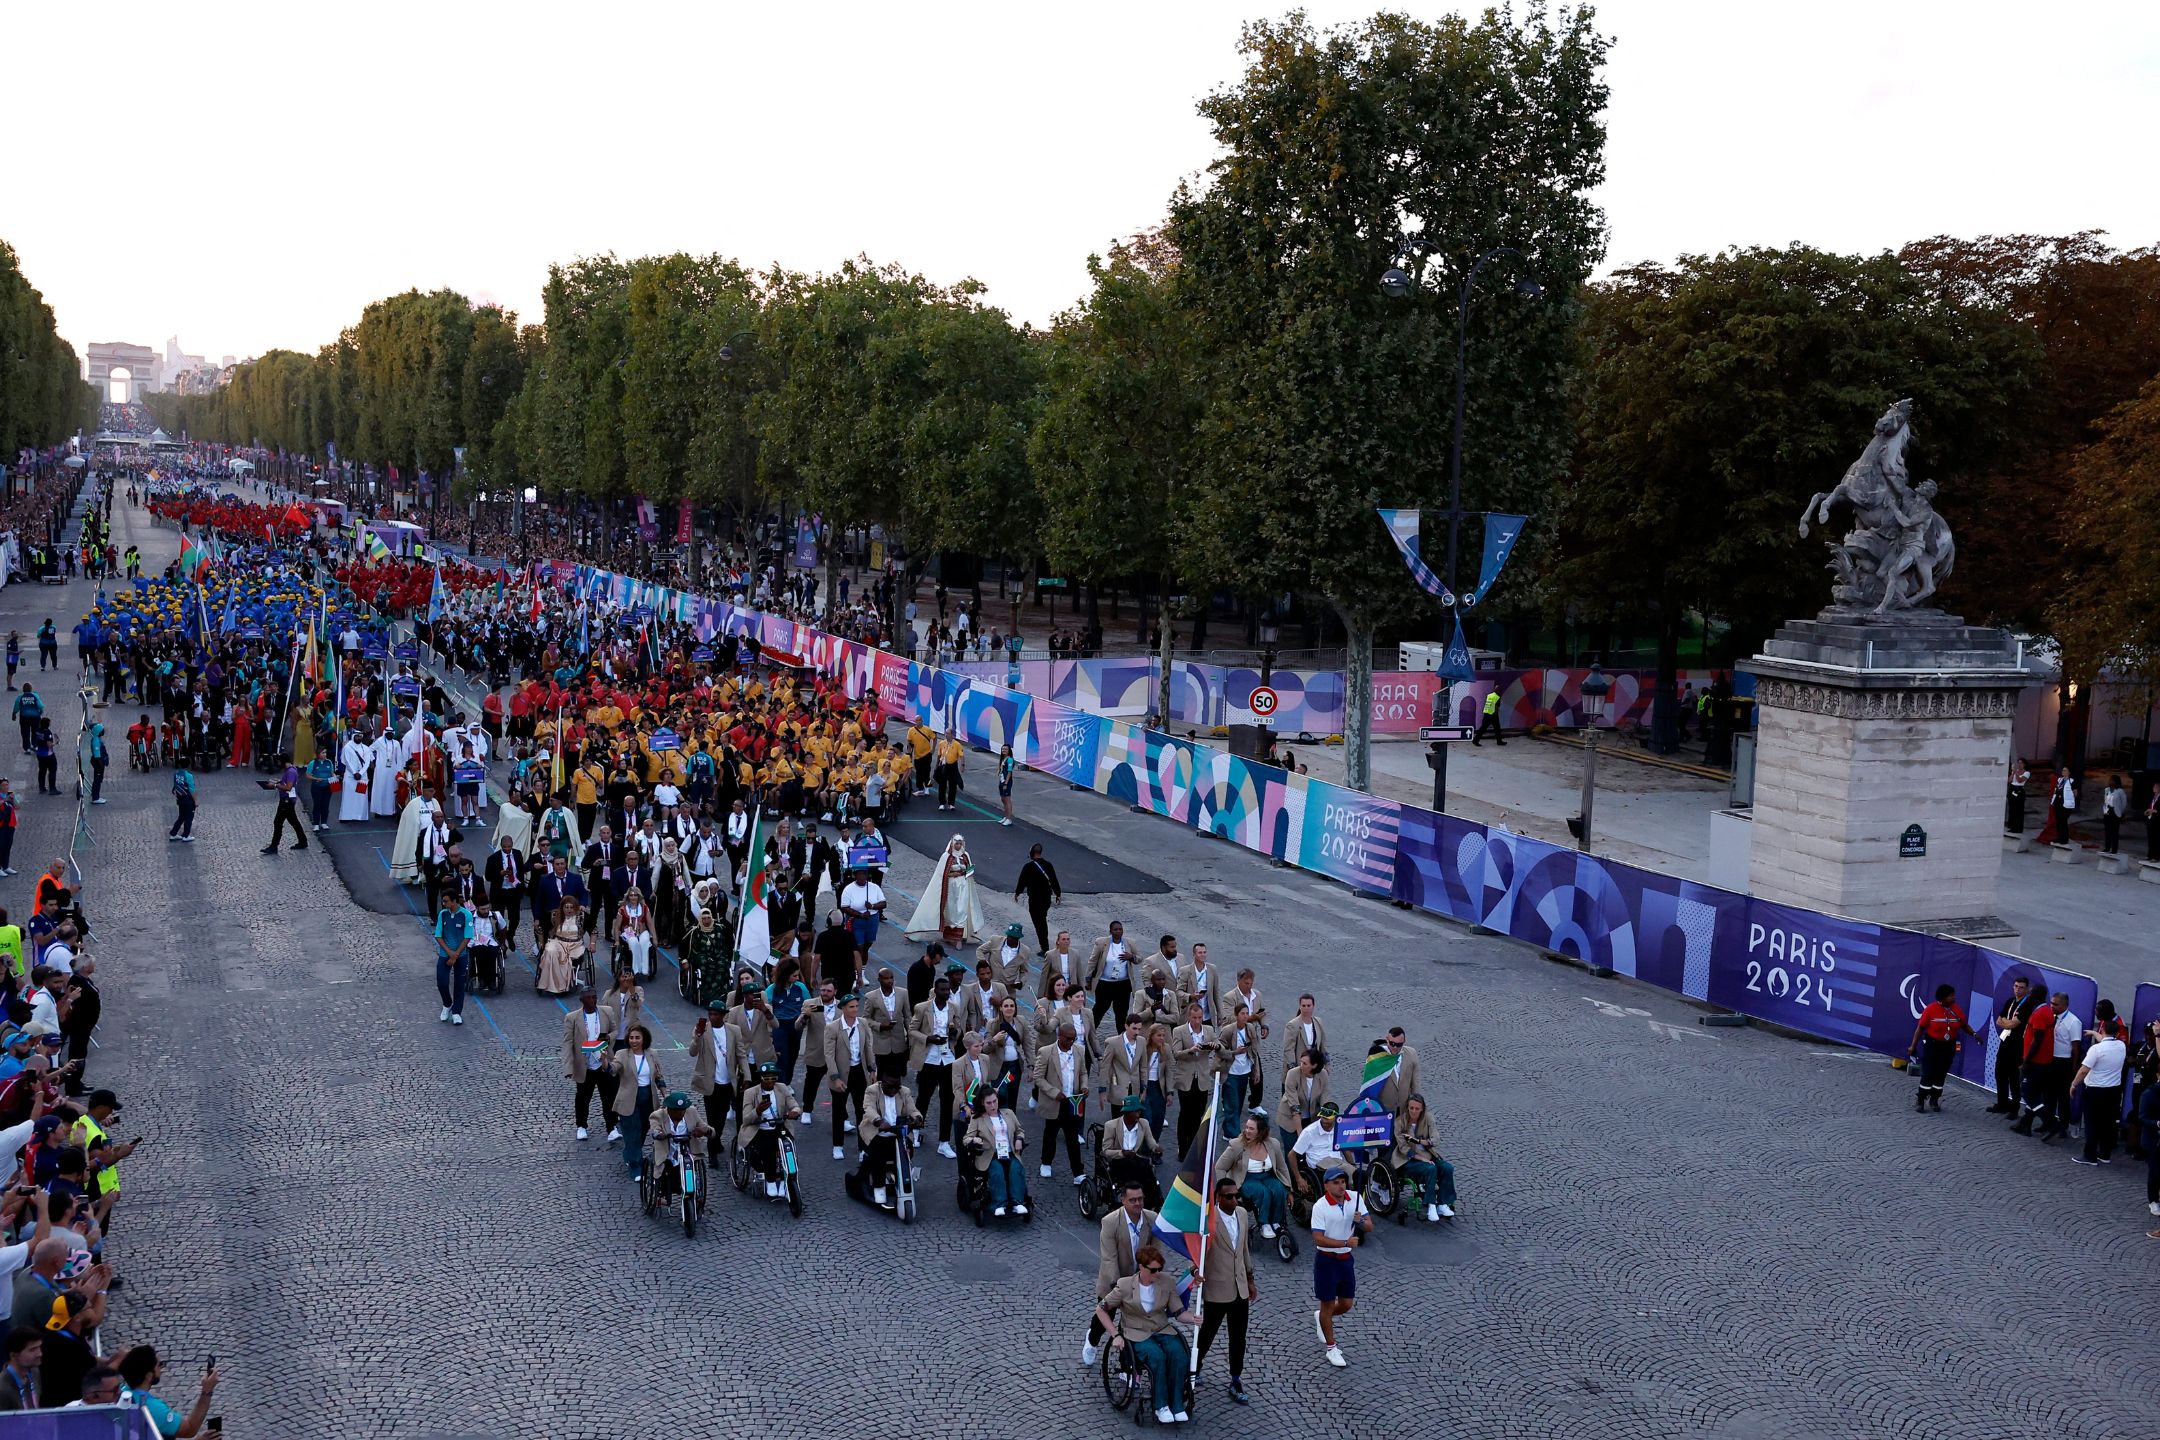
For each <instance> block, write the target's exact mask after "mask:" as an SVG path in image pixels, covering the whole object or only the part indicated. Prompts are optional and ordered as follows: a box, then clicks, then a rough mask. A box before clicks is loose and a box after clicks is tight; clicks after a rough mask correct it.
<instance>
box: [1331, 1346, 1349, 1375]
mask: <svg viewBox="0 0 2160 1440" xmlns="http://www.w3.org/2000/svg"><path fill="white" fill-rule="evenodd" d="M1327 1363H1328V1364H1330V1365H1333V1366H1334V1367H1335V1368H1336V1369H1338V1370H1340V1369H1341V1368H1342V1367H1343V1366H1345V1365H1348V1364H1349V1363H1350V1362H1349V1361H1348V1360H1345V1359H1343V1353H1342V1347H1341V1346H1340V1345H1330V1346H1328V1347H1327Z"/></svg>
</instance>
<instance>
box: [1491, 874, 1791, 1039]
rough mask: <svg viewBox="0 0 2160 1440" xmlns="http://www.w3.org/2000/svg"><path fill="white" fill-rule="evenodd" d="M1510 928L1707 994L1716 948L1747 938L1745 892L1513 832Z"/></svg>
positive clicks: (1658, 982) (1678, 988) (1657, 981)
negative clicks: (1512, 885) (1550, 843)
mask: <svg viewBox="0 0 2160 1440" xmlns="http://www.w3.org/2000/svg"><path fill="white" fill-rule="evenodd" d="M1515 863H1516V876H1517V878H1516V882H1515V895H1514V903H1513V904H1512V905H1511V906H1510V907H1509V915H1508V919H1509V928H1508V933H1509V934H1510V935H1513V936H1514V937H1515V938H1517V939H1519V940H1526V941H1528V942H1530V943H1531V944H1533V945H1537V946H1539V947H1541V948H1543V949H1546V950H1551V951H1554V952H1556V953H1558V954H1562V955H1566V956H1569V957H1571V958H1573V959H1576V960H1580V961H1583V962H1584V963H1586V964H1590V965H1599V966H1603V967H1605V968H1606V969H1609V970H1613V971H1615V972H1617V973H1619V974H1621V975H1626V976H1629V977H1631V978H1633V979H1637V980H1642V981H1646V982H1648V983H1649V984H1652V985H1655V986H1657V987H1659V988H1660V989H1663V990H1670V991H1673V992H1674V993H1676V994H1681V995H1686V996H1688V997H1690V998H1691V999H1696V1000H1708V999H1709V998H1710V990H1711V976H1712V974H1713V973H1714V971H1715V968H1716V959H1717V957H1718V956H1719V955H1720V954H1732V953H1733V952H1734V951H1735V950H1736V949H1737V948H1738V947H1740V946H1742V945H1744V944H1745V942H1746V933H1747V920H1748V916H1747V898H1746V897H1745V896H1741V895H1735V894H1733V893H1731V892H1730V891H1726V890H1719V889H1717V888H1715V887H1714V886H1709V885H1698V884H1696V883H1694V882H1693V881H1689V880H1683V879H1681V878H1680V877H1679V876H1676V875H1661V874H1658V873H1656V872H1654V871H1649V870H1639V869H1637V868H1635V867H1634V866H1632V865H1622V864H1619V863H1617V862H1614V861H1610V860H1600V859H1598V858H1597V857H1596V856H1594V855H1585V854H1582V853H1581V852H1580V851H1576V850H1567V849H1562V848H1561V847H1559V846H1556V845H1548V844H1546V843H1545V842H1543V841H1541V840H1531V839H1527V838H1520V839H1518V840H1517V841H1516V846H1515Z"/></svg>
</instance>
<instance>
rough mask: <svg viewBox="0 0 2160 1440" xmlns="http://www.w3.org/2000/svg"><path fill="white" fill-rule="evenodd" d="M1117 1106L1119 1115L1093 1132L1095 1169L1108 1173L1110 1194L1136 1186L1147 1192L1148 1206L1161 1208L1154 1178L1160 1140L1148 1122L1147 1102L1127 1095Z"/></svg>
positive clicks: (1159, 1195)
mask: <svg viewBox="0 0 2160 1440" xmlns="http://www.w3.org/2000/svg"><path fill="white" fill-rule="evenodd" d="M1118 1109H1119V1111H1120V1113H1119V1115H1118V1118H1117V1119H1115V1120H1112V1121H1111V1122H1110V1123H1109V1124H1107V1125H1104V1126H1102V1127H1100V1128H1099V1129H1098V1130H1097V1131H1096V1138H1095V1157H1096V1159H1095V1169H1096V1172H1097V1173H1098V1174H1101V1173H1103V1172H1106V1171H1107V1172H1108V1174H1107V1178H1108V1180H1109V1182H1110V1193H1111V1194H1112V1195H1117V1194H1120V1193H1122V1192H1123V1190H1124V1189H1125V1187H1126V1186H1127V1185H1138V1186H1139V1187H1140V1188H1141V1190H1142V1191H1144V1192H1145V1193H1146V1195H1147V1207H1148V1209H1150V1210H1160V1209H1161V1208H1162V1182H1161V1181H1159V1180H1158V1179H1156V1178H1155V1165H1156V1162H1157V1161H1159V1160H1161V1159H1162V1153H1163V1152H1162V1142H1161V1141H1160V1140H1158V1139H1156V1138H1155V1127H1154V1126H1152V1125H1150V1124H1148V1121H1147V1113H1146V1112H1147V1101H1146V1100H1145V1099H1143V1098H1142V1097H1140V1096H1138V1095H1128V1096H1126V1097H1125V1099H1124V1101H1123V1103H1122V1104H1120V1105H1119V1107H1118Z"/></svg>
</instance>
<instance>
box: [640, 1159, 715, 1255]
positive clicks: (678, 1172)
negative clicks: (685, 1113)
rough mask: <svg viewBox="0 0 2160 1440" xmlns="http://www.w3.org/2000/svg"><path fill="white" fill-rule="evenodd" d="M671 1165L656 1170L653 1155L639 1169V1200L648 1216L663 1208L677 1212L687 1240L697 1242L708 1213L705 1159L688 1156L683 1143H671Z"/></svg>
mask: <svg viewBox="0 0 2160 1440" xmlns="http://www.w3.org/2000/svg"><path fill="white" fill-rule="evenodd" d="M668 1150H669V1160H670V1163H669V1164H667V1165H664V1166H663V1167H661V1169H660V1170H658V1171H655V1170H654V1169H653V1165H652V1159H651V1157H650V1156H648V1157H646V1159H645V1161H644V1163H643V1164H642V1165H640V1166H639V1167H638V1201H639V1203H640V1204H642V1205H643V1206H644V1209H645V1213H646V1214H647V1215H648V1216H651V1215H655V1214H658V1213H659V1211H660V1207H661V1206H663V1205H666V1206H669V1207H671V1208H674V1209H676V1210H678V1212H679V1214H680V1218H681V1220H682V1227H683V1236H684V1238H685V1239H695V1238H696V1236H697V1222H698V1220H699V1219H700V1218H701V1217H703V1215H704V1214H705V1204H706V1184H705V1157H704V1156H703V1155H698V1154H692V1153H689V1149H688V1147H686V1146H684V1145H683V1144H682V1143H681V1142H680V1141H676V1140H672V1139H671V1140H670V1141H669V1146H668Z"/></svg>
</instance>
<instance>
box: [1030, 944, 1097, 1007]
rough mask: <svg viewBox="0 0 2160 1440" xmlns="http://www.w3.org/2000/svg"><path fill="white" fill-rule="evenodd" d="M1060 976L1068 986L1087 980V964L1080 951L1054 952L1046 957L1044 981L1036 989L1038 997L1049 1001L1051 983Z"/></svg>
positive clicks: (1043, 971)
mask: <svg viewBox="0 0 2160 1440" xmlns="http://www.w3.org/2000/svg"><path fill="white" fill-rule="evenodd" d="M1060 975H1062V976H1064V977H1065V983H1066V984H1067V985H1078V984H1079V983H1080V982H1081V981H1082V980H1084V979H1085V978H1087V962H1086V961H1085V960H1082V959H1081V958H1080V952H1079V951H1077V950H1066V951H1062V952H1060V951H1057V950H1052V951H1051V952H1050V953H1049V955H1047V956H1045V957H1044V959H1043V968H1042V979H1041V981H1040V983H1038V984H1037V985H1036V987H1035V994H1036V997H1037V998H1038V999H1042V1000H1047V999H1049V998H1050V982H1052V981H1053V980H1055V979H1057V977H1058V976H1060ZM1015 993H1018V992H1017V991H1016V992H1015Z"/></svg>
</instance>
